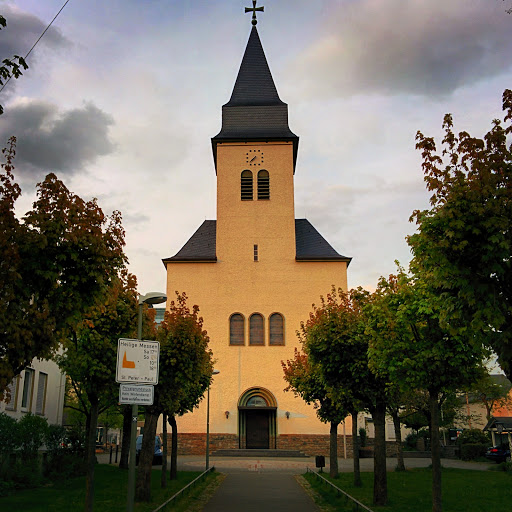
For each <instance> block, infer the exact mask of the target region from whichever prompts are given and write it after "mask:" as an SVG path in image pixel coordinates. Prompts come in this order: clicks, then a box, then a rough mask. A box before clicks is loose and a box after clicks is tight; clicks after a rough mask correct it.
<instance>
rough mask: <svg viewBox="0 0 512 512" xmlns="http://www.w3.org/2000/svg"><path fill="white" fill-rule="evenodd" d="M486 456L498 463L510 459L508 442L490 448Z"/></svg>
mask: <svg viewBox="0 0 512 512" xmlns="http://www.w3.org/2000/svg"><path fill="white" fill-rule="evenodd" d="M485 456H486V458H488V459H489V460H493V461H495V462H498V463H499V462H505V461H507V460H510V448H509V446H508V443H503V444H499V445H497V446H493V447H491V448H489V449H488V450H487V452H486V453H485Z"/></svg>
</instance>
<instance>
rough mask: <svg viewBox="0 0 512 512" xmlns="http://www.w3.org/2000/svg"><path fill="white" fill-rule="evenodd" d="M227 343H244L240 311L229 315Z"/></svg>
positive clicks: (242, 321)
mask: <svg viewBox="0 0 512 512" xmlns="http://www.w3.org/2000/svg"><path fill="white" fill-rule="evenodd" d="M229 344H230V345H243V344H244V317H243V316H242V315H241V314H240V313H235V314H234V315H231V318H230V319H229Z"/></svg>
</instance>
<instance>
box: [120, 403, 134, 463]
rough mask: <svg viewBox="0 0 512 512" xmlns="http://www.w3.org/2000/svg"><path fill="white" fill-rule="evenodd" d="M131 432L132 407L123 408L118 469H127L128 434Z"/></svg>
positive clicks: (128, 453) (128, 452) (128, 454)
mask: <svg viewBox="0 0 512 512" xmlns="http://www.w3.org/2000/svg"><path fill="white" fill-rule="evenodd" d="M131 431H132V406H131V405H128V406H125V407H123V437H122V439H121V458H120V459H119V469H128V457H129V456H130V434H131Z"/></svg>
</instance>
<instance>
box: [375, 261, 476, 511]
mask: <svg viewBox="0 0 512 512" xmlns="http://www.w3.org/2000/svg"><path fill="white" fill-rule="evenodd" d="M433 304H435V301H433V298H432V294H431V293H430V289H429V288H428V286H427V285H426V284H425V283H424V282H423V281H422V280H421V279H420V278H418V277H417V276H413V277H411V276H409V275H407V274H406V273H405V272H404V271H403V270H402V269H399V273H398V275H396V276H394V275H392V276H390V277H389V279H385V278H381V279H380V281H379V285H378V288H377V290H376V292H375V294H374V300H373V302H372V310H373V311H372V314H371V315H370V314H369V315H368V317H369V319H370V321H369V324H368V328H367V333H368V334H369V335H370V336H371V340H370V344H369V351H368V353H369V358H370V366H371V367H372V368H373V369H374V371H376V372H377V373H378V372H382V375H387V376H389V378H390V379H391V381H392V382H395V383H396V384H397V385H399V386H400V387H401V389H402V390H403V391H407V390H409V389H416V390H418V389H425V390H427V392H428V396H429V411H430V435H431V452H432V510H433V511H434V512H440V511H441V510H442V501H441V451H440V443H439V417H440V412H439V400H440V396H441V395H442V394H443V393H445V392H447V391H450V390H455V389H458V388H461V387H463V386H464V385H467V384H469V383H470V382H473V381H474V380H475V379H477V378H478V377H479V376H480V375H481V372H482V364H481V363H482V357H483V353H482V351H481V349H480V347H479V346H478V344H468V343H466V342H465V341H464V340H463V339H460V338H458V337H454V336H451V335H450V334H449V333H448V332H447V331H446V330H444V329H443V328H442V327H441V326H440V324H439V314H438V313H437V311H436V310H435V308H434V307H433Z"/></svg>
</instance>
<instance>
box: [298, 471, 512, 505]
mask: <svg viewBox="0 0 512 512" xmlns="http://www.w3.org/2000/svg"><path fill="white" fill-rule="evenodd" d="M322 476H324V477H326V478H328V475H326V474H325V473H324V474H323V475H322ZM306 478H307V480H308V481H309V482H310V483H311V485H312V487H313V489H314V490H315V491H317V492H318V493H319V494H321V495H322V496H323V497H324V498H325V501H326V502H327V503H328V504H331V505H334V507H335V510H352V509H351V508H346V509H344V508H343V503H344V500H343V499H338V498H337V497H335V495H334V494H331V493H330V492H329V491H327V486H326V485H325V484H321V483H320V480H319V479H318V478H316V477H315V476H313V475H311V474H309V473H308V474H307V475H306ZM361 479H362V482H363V486H362V487H359V488H356V487H354V486H353V485H352V482H353V475H352V473H340V476H339V478H338V479H335V480H331V481H332V482H333V483H334V484H335V485H336V486H338V487H339V488H340V489H343V490H344V491H345V492H347V493H348V494H350V495H351V496H353V497H354V498H356V499H357V500H358V501H360V502H361V503H364V504H365V505H366V506H368V507H370V508H371V509H372V510H375V511H376V512H378V511H392V512H430V511H431V510H432V500H431V489H432V488H431V485H432V472H431V470H430V469H413V470H408V471H405V472H396V473H388V506H386V507H374V506H373V505H372V499H373V473H362V474H361ZM510 503H512V474H511V473H505V472H496V471H473V470H465V469H451V468H445V469H443V510H446V511H448V512H489V510H509V509H510Z"/></svg>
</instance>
